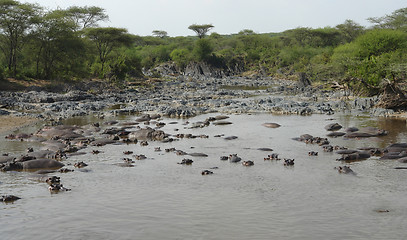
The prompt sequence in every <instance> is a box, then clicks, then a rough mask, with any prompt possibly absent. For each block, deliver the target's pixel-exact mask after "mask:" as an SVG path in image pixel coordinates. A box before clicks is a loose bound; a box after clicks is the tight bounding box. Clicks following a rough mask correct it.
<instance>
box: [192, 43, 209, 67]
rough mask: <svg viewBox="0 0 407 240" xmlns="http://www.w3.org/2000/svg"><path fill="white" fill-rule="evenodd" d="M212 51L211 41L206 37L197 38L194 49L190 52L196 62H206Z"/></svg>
mask: <svg viewBox="0 0 407 240" xmlns="http://www.w3.org/2000/svg"><path fill="white" fill-rule="evenodd" d="M212 52H213V46H212V44H211V42H210V41H209V40H207V39H199V40H198V41H196V43H195V47H194V50H193V52H192V55H193V58H194V60H196V61H198V62H201V61H203V62H207V61H209V59H210V57H211V55H212Z"/></svg>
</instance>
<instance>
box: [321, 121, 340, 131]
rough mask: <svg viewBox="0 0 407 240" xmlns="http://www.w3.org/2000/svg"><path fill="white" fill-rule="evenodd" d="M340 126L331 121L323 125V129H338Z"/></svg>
mask: <svg viewBox="0 0 407 240" xmlns="http://www.w3.org/2000/svg"><path fill="white" fill-rule="evenodd" d="M341 128H342V126H341V125H340V124H339V123H331V124H328V125H326V126H325V130H327V131H338V130H339V129H341Z"/></svg>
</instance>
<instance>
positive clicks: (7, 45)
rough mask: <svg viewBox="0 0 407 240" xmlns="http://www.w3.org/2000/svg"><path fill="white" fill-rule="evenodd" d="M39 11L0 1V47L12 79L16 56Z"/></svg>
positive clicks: (15, 71)
mask: <svg viewBox="0 0 407 240" xmlns="http://www.w3.org/2000/svg"><path fill="white" fill-rule="evenodd" d="M39 10H40V7H38V6H37V5H33V4H28V3H25V4H21V3H19V2H17V1H14V0H0V40H1V44H0V47H1V50H2V51H3V53H4V55H5V56H6V58H7V67H8V70H9V71H10V72H11V74H12V76H13V77H15V76H16V75H17V58H18V54H19V52H20V50H21V48H22V47H23V45H24V43H25V37H26V36H27V34H28V33H29V31H30V30H31V29H32V27H33V23H34V22H36V21H37V20H38V13H39Z"/></svg>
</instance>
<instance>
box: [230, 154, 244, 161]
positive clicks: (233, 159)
mask: <svg viewBox="0 0 407 240" xmlns="http://www.w3.org/2000/svg"><path fill="white" fill-rule="evenodd" d="M241 160H242V158H240V157H238V156H237V154H230V155H229V161H230V162H240V161H241Z"/></svg>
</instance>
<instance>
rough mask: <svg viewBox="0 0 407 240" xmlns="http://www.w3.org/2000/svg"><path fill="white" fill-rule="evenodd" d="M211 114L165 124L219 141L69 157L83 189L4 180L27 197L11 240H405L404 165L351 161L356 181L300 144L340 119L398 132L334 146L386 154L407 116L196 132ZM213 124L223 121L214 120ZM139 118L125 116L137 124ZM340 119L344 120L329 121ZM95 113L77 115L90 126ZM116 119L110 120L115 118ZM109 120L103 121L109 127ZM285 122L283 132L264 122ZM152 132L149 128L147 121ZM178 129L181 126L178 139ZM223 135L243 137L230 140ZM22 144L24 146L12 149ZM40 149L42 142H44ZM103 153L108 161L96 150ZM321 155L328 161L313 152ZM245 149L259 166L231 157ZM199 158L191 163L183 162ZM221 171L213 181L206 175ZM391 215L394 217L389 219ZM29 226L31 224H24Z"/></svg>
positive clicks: (11, 212)
mask: <svg viewBox="0 0 407 240" xmlns="http://www.w3.org/2000/svg"><path fill="white" fill-rule="evenodd" d="M209 116H210V115H204V116H198V117H195V118H193V119H188V120H180V119H177V120H174V119H164V120H163V121H164V122H166V123H169V122H174V121H177V123H176V124H167V125H165V126H164V127H163V129H162V130H164V131H165V132H166V133H169V134H177V133H191V134H193V135H200V134H206V135H208V136H209V138H208V139H201V138H196V139H181V140H179V141H174V142H171V143H161V142H149V145H148V146H145V147H142V146H140V145H139V144H138V145H135V144H132V145H108V146H104V147H89V148H87V149H85V150H82V151H84V152H86V153H87V154H86V155H82V156H73V157H70V158H69V159H67V160H66V161H65V164H67V165H68V167H70V168H73V167H72V166H69V164H73V163H74V162H78V161H84V162H86V163H87V164H89V166H88V167H87V168H86V169H88V170H89V171H87V172H82V171H78V170H75V171H74V172H72V173H66V174H57V175H58V176H60V177H61V181H62V182H63V184H64V186H66V187H68V188H71V189H72V191H70V192H64V193H59V194H50V193H49V192H48V190H47V186H46V184H44V183H40V182H38V181H34V180H33V179H35V176H34V175H33V173H25V172H6V173H0V189H1V190H0V194H2V195H4V194H14V195H17V196H20V197H22V199H21V200H19V201H16V202H14V203H13V204H0V209H1V210H0V211H1V214H0V222H1V225H2V227H1V228H0V235H1V236H2V239H3V238H4V239H26V238H27V237H29V236H35V238H43V239H51V238H56V239H112V238H115V239H404V238H405V231H404V226H405V225H406V224H407V220H406V218H405V216H406V213H407V208H406V206H405V201H406V200H407V196H406V190H407V187H406V185H405V184H403V182H404V179H405V178H406V174H407V171H403V170H394V169H393V168H394V167H396V166H400V164H401V163H398V162H397V161H394V160H386V161H380V160H378V158H377V157H373V158H371V159H369V160H365V161H360V162H354V163H351V168H352V169H353V170H354V171H355V172H356V173H357V175H356V176H348V175H341V174H338V172H337V171H336V170H334V167H335V166H339V165H341V164H342V163H340V162H338V161H335V159H337V158H338V157H339V156H338V155H337V154H335V153H326V152H323V151H322V149H321V147H319V146H317V145H310V144H305V143H302V142H297V141H293V140H291V138H293V137H298V136H300V135H301V134H304V133H309V134H312V135H314V136H321V137H323V136H325V135H326V133H327V132H326V131H325V130H324V126H325V125H327V124H329V123H332V122H334V121H336V122H338V123H340V124H341V125H343V126H344V127H345V128H346V127H351V126H356V127H364V126H375V127H379V128H383V129H386V130H388V131H389V133H390V134H389V135H388V136H385V137H381V138H370V139H360V140H355V139H352V140H346V139H343V138H334V139H330V141H331V143H332V144H333V145H340V146H346V147H349V148H357V147H367V146H371V147H385V146H387V145H388V144H390V143H393V142H406V141H407V137H406V123H405V121H403V120H389V119H378V120H377V119H371V118H359V117H352V116H349V115H343V114H337V115H334V116H329V117H328V116H324V115H313V116H308V117H304V116H275V115H267V114H259V115H231V116H230V118H229V119H228V121H231V122H233V124H232V125H224V126H215V125H210V126H209V127H206V128H198V129H188V128H187V126H190V125H184V124H185V123H186V122H187V121H189V122H196V121H201V120H204V119H206V118H207V117H209ZM211 116H213V115H211ZM135 118H136V117H135V116H121V117H120V118H119V120H120V121H132V120H134V119H135ZM328 118H334V120H331V121H329V120H327V119H328ZM95 120H96V119H94V118H92V117H86V118H76V119H72V120H71V121H70V122H69V123H70V124H87V123H89V122H92V121H95ZM107 120H109V119H107ZM99 121H100V120H99ZM265 122H276V123H279V124H281V127H280V128H276V129H269V128H265V127H263V126H262V125H261V124H263V123H265ZM141 125H142V126H143V124H141ZM177 129H179V130H178V131H177ZM219 134H223V136H238V138H237V139H235V140H230V141H227V140H225V139H223V138H222V137H220V138H219V137H214V136H215V135H219ZM0 142H1V151H2V152H17V153H18V152H24V150H25V148H26V147H27V146H28V145H30V144H31V143H30V144H28V145H24V144H27V143H20V142H13V141H5V140H4V138H3V137H2V139H1V140H0ZM11 146H13V147H11ZM35 147H38V148H39V146H35ZM155 147H161V149H162V150H164V149H165V148H172V147H174V148H176V149H180V150H183V151H185V152H188V153H192V152H201V153H206V154H207V155H208V157H192V156H177V155H176V154H175V153H167V152H165V151H161V152H156V151H154V148H155ZM260 147H264V148H265V147H268V148H272V149H274V151H273V152H274V153H278V154H279V155H280V157H281V158H294V159H295V165H294V166H293V167H285V166H283V162H282V161H264V160H263V159H264V157H266V156H267V154H269V152H262V151H259V150H257V148H260ZM93 149H98V150H100V151H101V152H102V153H100V154H97V155H96V154H95V155H93V154H91V153H90V152H91V151H92V150H93ZM127 150H131V151H133V152H134V154H144V155H146V156H147V159H145V160H140V161H136V162H135V163H134V165H135V166H134V167H132V168H122V167H118V166H116V165H115V164H116V163H120V162H122V160H121V159H122V158H124V157H126V156H125V155H124V154H123V152H124V151H127ZM309 151H318V152H319V154H318V156H308V152H309ZM231 153H237V154H238V155H239V156H240V157H242V158H243V160H252V161H254V166H251V167H244V166H242V164H240V163H229V162H228V161H221V160H219V157H220V156H223V155H228V154H231ZM184 158H191V159H193V161H194V162H193V164H192V165H191V166H184V165H179V164H177V163H178V162H180V161H181V160H182V159H184ZM213 167H217V169H211V171H213V172H214V174H213V175H209V176H202V175H201V171H202V170H205V169H210V168H213ZM387 211H388V212H387ZM22 226H23V227H22Z"/></svg>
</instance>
